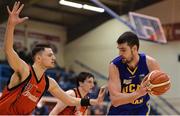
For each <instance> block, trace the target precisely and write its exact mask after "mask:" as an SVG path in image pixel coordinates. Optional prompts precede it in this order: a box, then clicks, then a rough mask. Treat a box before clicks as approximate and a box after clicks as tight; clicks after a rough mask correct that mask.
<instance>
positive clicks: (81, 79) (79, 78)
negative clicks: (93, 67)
mask: <svg viewBox="0 0 180 116" xmlns="http://www.w3.org/2000/svg"><path fill="white" fill-rule="evenodd" d="M91 77H93V79H94V75H93V74H91V73H89V72H81V73H79V75H78V76H77V77H76V84H77V86H79V82H82V83H83V82H84V81H85V80H86V79H87V78H91Z"/></svg>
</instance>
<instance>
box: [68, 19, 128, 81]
mask: <svg viewBox="0 0 180 116" xmlns="http://www.w3.org/2000/svg"><path fill="white" fill-rule="evenodd" d="M125 30H129V29H128V28H127V27H126V26H124V25H122V24H121V23H119V22H118V21H117V20H110V21H108V22H107V23H104V24H103V25H101V26H99V27H97V28H96V29H94V30H92V31H90V32H88V33H87V34H85V35H83V36H82V37H80V38H78V39H77V40H75V41H73V42H71V43H70V44H68V45H67V46H66V47H65V51H66V52H65V63H66V66H71V65H73V68H74V70H75V71H77V72H80V71H81V70H83V69H82V68H79V66H77V65H75V64H74V61H75V60H79V61H80V62H82V63H84V64H86V65H88V66H89V67H90V68H92V69H95V70H96V71H97V72H100V73H102V74H104V75H105V76H107V75H108V64H109V62H110V61H111V60H112V58H113V57H114V56H116V54H117V53H118V51H117V50H116V39H117V38H118V37H119V35H120V34H121V33H123V32H124V31H125ZM102 83H105V82H104V81H103V82H102ZM102 83H101V84H102Z"/></svg>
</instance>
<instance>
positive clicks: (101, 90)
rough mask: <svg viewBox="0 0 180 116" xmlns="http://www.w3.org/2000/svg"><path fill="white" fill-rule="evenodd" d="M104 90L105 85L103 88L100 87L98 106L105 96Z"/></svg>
mask: <svg viewBox="0 0 180 116" xmlns="http://www.w3.org/2000/svg"><path fill="white" fill-rule="evenodd" d="M106 89H107V85H104V86H102V87H101V88H100V91H99V94H98V98H97V101H98V104H99V103H102V102H103V100H104V96H105V93H106Z"/></svg>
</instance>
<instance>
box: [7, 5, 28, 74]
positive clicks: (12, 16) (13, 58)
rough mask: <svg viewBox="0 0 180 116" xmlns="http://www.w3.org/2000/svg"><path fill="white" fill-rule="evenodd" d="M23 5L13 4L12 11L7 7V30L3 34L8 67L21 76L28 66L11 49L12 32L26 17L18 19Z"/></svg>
mask: <svg viewBox="0 0 180 116" xmlns="http://www.w3.org/2000/svg"><path fill="white" fill-rule="evenodd" d="M23 7H24V5H23V4H20V2H15V4H14V6H13V8H12V10H10V9H9V7H8V6H7V10H8V13H9V18H8V21H7V28H6V32H5V40H4V52H5V54H6V57H7V60H8V62H9V65H10V66H11V67H12V69H13V70H14V71H15V72H19V73H20V74H22V72H23V71H24V70H29V69H28V65H27V64H26V63H25V62H24V61H23V60H21V59H20V58H19V56H18V55H17V53H16V52H15V51H14V49H13V38H14V30H15V26H16V25H17V24H19V23H22V22H24V21H25V20H26V19H28V17H24V18H20V17H19V14H20V12H21V10H22V9H23Z"/></svg>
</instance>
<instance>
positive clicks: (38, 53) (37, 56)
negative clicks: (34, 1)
mask: <svg viewBox="0 0 180 116" xmlns="http://www.w3.org/2000/svg"><path fill="white" fill-rule="evenodd" d="M23 6H24V5H23V4H22V5H21V4H20V2H15V4H14V6H13V9H12V11H11V10H10V9H9V8H7V9H8V13H9V18H8V21H7V28H6V33H5V40H4V52H5V54H6V57H7V60H8V63H9V65H10V66H11V68H12V69H13V70H14V73H13V75H12V76H11V78H10V81H9V83H8V85H7V87H6V88H5V89H4V91H3V94H2V96H1V98H0V114H3V115H10V114H11V115H27V114H31V112H32V111H33V110H34V108H35V107H36V105H37V103H38V101H39V100H40V98H41V97H42V95H43V93H44V92H45V91H46V89H47V90H48V91H49V92H50V93H51V94H52V95H53V96H55V97H57V98H58V99H59V100H61V101H63V102H64V103H65V104H67V105H70V106H77V105H82V106H88V105H96V104H99V103H101V102H103V98H104V93H105V91H103V90H101V91H100V92H99V96H98V98H97V99H86V98H83V99H81V98H75V97H72V96H70V95H68V94H66V93H65V92H64V91H63V90H62V89H61V88H60V87H59V85H58V84H57V82H56V81H55V80H54V79H52V78H50V77H46V76H45V74H44V72H45V71H46V70H47V69H48V68H52V67H54V65H55V59H56V58H55V56H54V53H53V51H52V49H51V47H50V46H48V45H37V46H36V47H35V48H33V50H32V58H33V60H34V64H33V65H32V66H29V65H28V64H27V63H25V62H24V61H23V60H22V59H20V58H19V56H18V55H17V53H16V52H15V51H14V49H13V39H14V30H15V26H16V25H17V24H20V23H22V22H24V21H25V20H26V19H28V17H24V18H20V17H19V14H20V12H21V10H22V9H23ZM22 101H23V102H22Z"/></svg>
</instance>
